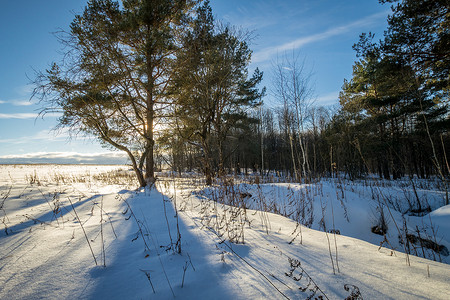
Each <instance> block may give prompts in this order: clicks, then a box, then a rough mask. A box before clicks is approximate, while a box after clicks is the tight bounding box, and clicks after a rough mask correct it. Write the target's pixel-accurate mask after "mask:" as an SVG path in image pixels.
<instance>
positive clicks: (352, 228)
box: [0, 165, 450, 299]
mask: <svg viewBox="0 0 450 300" xmlns="http://www.w3.org/2000/svg"><path fill="white" fill-rule="evenodd" d="M129 173H130V172H129V170H128V169H127V167H126V166H122V167H118V166H62V165H35V166H22V165H9V166H8V165H5V166H0V207H1V209H0V230H1V231H0V299H79V298H81V299H174V298H177V299H286V298H288V299H314V298H317V299H449V298H450V292H449V284H450V266H449V265H448V263H449V262H450V260H449V256H448V253H447V255H445V254H446V253H445V249H449V248H450V227H449V226H450V225H449V224H450V206H442V201H443V194H442V193H441V192H439V191H438V189H436V188H434V185H433V184H432V183H430V184H428V185H427V184H425V183H423V182H422V183H419V182H417V187H416V190H417V191H416V192H417V195H418V197H416V196H415V193H413V191H412V190H411V188H410V187H409V185H407V183H408V182H407V181H405V184H404V185H403V184H402V183H401V182H400V183H397V184H391V183H389V182H384V181H383V182H376V181H360V182H347V181H344V180H338V179H328V180H322V181H320V182H318V183H314V184H309V185H300V184H292V183H290V184H288V183H265V184H248V183H243V182H238V181H237V180H236V183H234V182H231V183H229V184H228V185H217V186H215V187H213V188H211V187H210V188H205V187H204V186H202V184H201V182H202V181H201V180H200V179H198V178H197V177H190V178H189V177H188V178H173V177H164V176H163V175H161V176H160V179H159V180H158V181H157V184H156V188H153V189H142V190H134V189H133V184H132V183H131V181H129V180H130V179H131V178H132V173H131V174H129ZM375 183H376V184H375ZM420 184H422V185H420ZM413 194H414V195H413ZM408 197H409V198H408ZM406 198H408V199H409V200H406ZM417 198H418V199H419V200H418V201H419V202H421V204H420V205H421V206H423V207H426V206H429V207H430V208H431V210H432V211H431V212H430V213H428V211H427V212H425V213H416V211H417V209H416V208H417V207H416V206H417V205H418V203H415V204H414V201H415V200H414V199H416V200H417ZM405 201H406V204H405ZM408 202H411V205H410V204H408ZM416 202H417V201H416ZM228 204H233V205H234V206H230V205H228ZM381 210H383V214H384V217H385V221H386V223H387V231H386V235H385V236H382V235H377V234H374V233H373V232H372V227H374V226H375V225H377V224H378V223H379V222H380V215H381V213H380V211H381ZM298 222H302V223H304V224H307V225H308V226H309V227H307V226H300V225H299V223H298ZM177 228H178V229H179V230H177ZM336 232H338V233H340V234H335V233H336ZM407 234H409V235H415V236H417V237H418V235H419V234H420V237H421V238H422V240H416V241H415V242H416V244H414V243H413V240H412V239H411V238H410V241H409V242H408V241H407V240H406V236H407ZM399 236H400V238H399ZM402 236H403V237H404V238H403V242H405V243H403V244H402V238H401V237H402ZM425 239H427V240H430V241H434V242H435V243H436V244H438V245H440V246H442V248H441V252H440V253H439V251H437V252H436V251H434V250H432V249H429V248H426V247H423V245H424V241H425ZM230 240H233V241H235V243H231V242H230ZM380 243H381V244H382V247H380ZM406 247H409V248H406ZM444 248H445V249H444ZM405 249H409V251H410V252H411V253H414V254H417V255H420V256H425V257H427V258H430V259H435V260H437V261H433V260H430V259H427V258H423V257H418V256H415V255H409V256H406V255H405V253H404V251H405ZM442 249H444V250H442ZM435 250H439V249H435ZM94 257H95V260H94ZM408 258H409V265H408V263H407V259H408ZM439 261H442V262H439ZM352 296H353V298H351V297H352ZM348 297H350V298H348Z"/></svg>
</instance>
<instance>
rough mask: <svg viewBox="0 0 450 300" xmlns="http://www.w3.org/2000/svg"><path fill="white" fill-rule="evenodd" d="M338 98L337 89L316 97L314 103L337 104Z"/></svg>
mask: <svg viewBox="0 0 450 300" xmlns="http://www.w3.org/2000/svg"><path fill="white" fill-rule="evenodd" d="M338 99H339V91H335V92H331V93H328V94H325V95H321V96H319V97H317V99H316V101H315V102H316V104H318V105H332V104H337V103H338Z"/></svg>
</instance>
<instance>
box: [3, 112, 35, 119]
mask: <svg viewBox="0 0 450 300" xmlns="http://www.w3.org/2000/svg"><path fill="white" fill-rule="evenodd" d="M37 116H38V114H37V113H10V114H8V113H7V114H4V113H0V119H35V118H37Z"/></svg>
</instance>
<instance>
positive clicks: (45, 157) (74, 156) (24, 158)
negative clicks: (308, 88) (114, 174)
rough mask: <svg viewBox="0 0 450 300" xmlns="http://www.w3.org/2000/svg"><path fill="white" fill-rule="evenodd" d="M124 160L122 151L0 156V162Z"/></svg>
mask: <svg viewBox="0 0 450 300" xmlns="http://www.w3.org/2000/svg"><path fill="white" fill-rule="evenodd" d="M126 162H127V156H126V154H125V153H123V152H99V153H78V152H34V153H26V154H20V155H3V156H0V164H38V163H55V164H125V163H126Z"/></svg>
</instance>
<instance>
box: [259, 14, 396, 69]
mask: <svg viewBox="0 0 450 300" xmlns="http://www.w3.org/2000/svg"><path fill="white" fill-rule="evenodd" d="M386 14H387V12H380V13H376V14H373V15H371V16H368V17H366V18H363V19H360V20H357V21H355V22H352V23H349V24H346V25H342V26H338V27H333V28H330V29H328V30H326V31H324V32H320V33H316V34H312V35H310V36H305V37H301V38H298V39H295V40H293V41H291V42H288V43H285V44H282V45H278V46H273V47H268V48H266V49H263V50H261V51H259V52H256V53H255V54H254V55H253V59H252V60H253V63H255V62H264V61H267V60H269V59H271V58H272V57H273V56H274V55H276V54H277V53H280V52H281V53H282V52H284V51H288V50H292V49H296V48H300V47H302V46H304V45H307V44H311V43H314V42H318V41H322V40H325V39H328V38H331V37H334V36H338V35H342V34H345V33H347V32H349V31H350V30H352V29H355V28H362V27H367V26H370V25H372V24H374V23H376V22H377V21H378V20H380V19H385V18H386Z"/></svg>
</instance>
